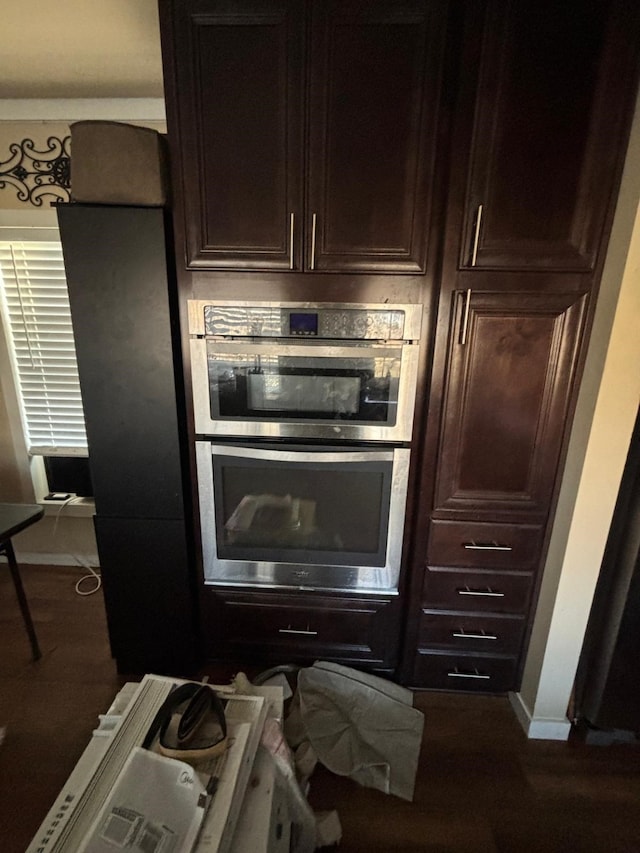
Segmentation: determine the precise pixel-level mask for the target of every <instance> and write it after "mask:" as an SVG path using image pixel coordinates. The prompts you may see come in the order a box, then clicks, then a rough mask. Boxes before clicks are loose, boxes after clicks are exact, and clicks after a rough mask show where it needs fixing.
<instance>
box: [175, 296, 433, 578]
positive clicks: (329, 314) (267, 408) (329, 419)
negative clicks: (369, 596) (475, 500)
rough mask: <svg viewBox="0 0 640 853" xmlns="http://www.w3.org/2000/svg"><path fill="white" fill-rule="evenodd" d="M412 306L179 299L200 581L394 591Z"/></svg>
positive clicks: (407, 431) (413, 343)
mask: <svg viewBox="0 0 640 853" xmlns="http://www.w3.org/2000/svg"><path fill="white" fill-rule="evenodd" d="M421 313H422V309H421V307H420V306H415V305H387V304H377V305H361V304H358V305H355V304H327V303H325V304H316V303H297V304H294V303H266V302H263V303H257V302H254V303H250V304H249V303H233V304H231V303H216V302H214V301H202V300H198V301H192V302H190V303H189V332H190V344H191V365H192V382H193V401H194V417H195V429H196V433H197V434H198V439H197V441H196V461H197V472H198V494H199V502H200V521H201V530H202V547H203V559H204V572H205V581H206V582H207V583H209V584H220V585H243V586H244V585H256V586H270V587H284V588H291V587H295V588H307V589H308V588H314V589H332V590H345V591H355V590H357V591H359V592H363V593H366V592H376V593H379V592H381V591H385V592H388V593H393V592H395V591H396V590H397V587H398V578H399V572H400V560H401V552H402V534H403V528H404V515H405V504H406V495H407V480H408V472H409V453H410V451H409V447H408V443H409V441H410V439H411V432H412V425H413V417H414V405H415V394H416V382H417V373H418V351H419V338H420V324H421Z"/></svg>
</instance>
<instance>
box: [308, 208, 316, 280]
mask: <svg viewBox="0 0 640 853" xmlns="http://www.w3.org/2000/svg"><path fill="white" fill-rule="evenodd" d="M316 218H317V217H316V214H315V213H314V214H313V216H312V217H311V265H310V266H311V269H312V270H314V269H315V268H316Z"/></svg>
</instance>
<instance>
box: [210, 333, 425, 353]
mask: <svg viewBox="0 0 640 853" xmlns="http://www.w3.org/2000/svg"><path fill="white" fill-rule="evenodd" d="M204 340H205V342H206V345H207V352H209V351H210V350H211V351H213V352H214V353H220V354H221V355H227V354H228V355H261V356H270V355H274V356H278V357H282V356H289V357H290V358H291V357H302V358H380V357H381V356H383V355H384V353H385V351H387V352H388V353H389V355H390V356H392V357H394V358H397V357H398V356H399V355H401V353H402V352H403V351H404V349H405V347H409V346H416V345H415V344H402V343H401V342H399V341H389V342H387V343H374V342H373V341H367V342H366V343H365V344H364V346H363V344H362V343H353V344H347V343H345V342H344V341H340V342H339V343H329V342H327V341H322V342H320V341H318V340H317V339H315V338H307V340H306V343H304V344H298V343H295V344H292V343H288V342H286V343H285V342H282V341H279V340H278V341H276V340H275V339H271V340H267V341H265V342H264V343H259V344H257V343H254V342H249V341H245V342H244V343H243V342H242V341H224V340H220V339H219V338H204Z"/></svg>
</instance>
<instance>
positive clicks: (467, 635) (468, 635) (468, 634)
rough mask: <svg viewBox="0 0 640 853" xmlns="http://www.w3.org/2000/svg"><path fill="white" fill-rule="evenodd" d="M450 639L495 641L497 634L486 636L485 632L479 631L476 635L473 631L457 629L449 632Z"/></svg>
mask: <svg viewBox="0 0 640 853" xmlns="http://www.w3.org/2000/svg"><path fill="white" fill-rule="evenodd" d="M451 636H452V637H459V638H460V639H464V640H497V639H498V635H497V634H487V633H485V631H481V632H480V633H479V634H477V633H476V632H475V631H465V630H464V629H463V628H458V630H457V631H452V632H451Z"/></svg>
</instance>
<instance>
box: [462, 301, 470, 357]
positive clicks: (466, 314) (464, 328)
mask: <svg viewBox="0 0 640 853" xmlns="http://www.w3.org/2000/svg"><path fill="white" fill-rule="evenodd" d="M470 302H471V290H470V289H469V290H467V292H466V293H465V295H464V310H463V312H462V324H461V326H460V345H461V346H464V345H465V344H466V343H467V330H468V328H469V303H470Z"/></svg>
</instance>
